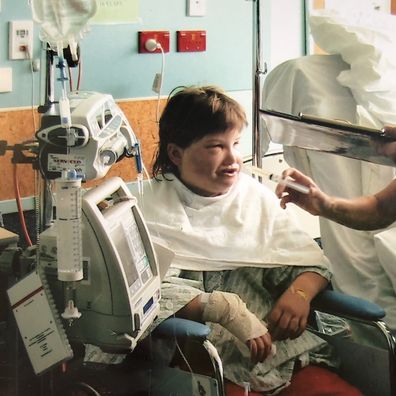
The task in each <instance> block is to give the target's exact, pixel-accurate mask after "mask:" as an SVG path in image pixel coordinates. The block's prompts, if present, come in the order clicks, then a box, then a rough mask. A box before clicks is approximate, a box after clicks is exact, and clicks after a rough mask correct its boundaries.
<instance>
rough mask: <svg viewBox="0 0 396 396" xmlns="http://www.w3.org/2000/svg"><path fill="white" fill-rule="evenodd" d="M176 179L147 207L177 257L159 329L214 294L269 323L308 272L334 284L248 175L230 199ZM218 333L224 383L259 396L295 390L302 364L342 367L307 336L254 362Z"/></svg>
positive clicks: (148, 195) (158, 185)
mask: <svg viewBox="0 0 396 396" xmlns="http://www.w3.org/2000/svg"><path fill="white" fill-rule="evenodd" d="M173 179H174V180H172V181H160V182H158V181H153V182H151V183H150V184H146V186H145V191H144V195H143V200H142V201H141V202H140V207H141V209H142V210H143V214H144V217H145V220H146V223H147V225H148V227H149V230H150V232H151V235H152V237H153V239H154V240H155V241H156V242H157V243H158V242H160V243H162V244H164V245H166V246H167V247H168V248H170V249H172V250H173V251H174V252H175V254H176V256H175V259H174V261H173V266H172V267H171V268H170V269H169V271H168V273H167V276H166V277H165V279H164V282H163V285H162V300H161V311H160V315H159V317H158V319H157V320H156V322H155V323H154V324H153V327H155V326H156V325H157V324H158V323H159V322H161V321H162V320H164V319H165V318H167V317H169V316H172V315H174V313H175V312H177V311H178V310H179V309H181V308H182V307H183V306H185V305H186V304H187V303H188V302H189V301H191V300H192V299H193V298H194V297H196V296H197V295H198V294H200V293H202V292H203V291H209V292H210V291H212V290H222V291H227V292H233V293H237V294H238V295H239V296H240V297H241V298H242V299H243V300H244V301H245V302H246V304H247V307H248V308H249V309H250V310H251V311H252V312H254V313H255V314H256V315H257V316H258V317H259V318H261V319H264V318H265V315H266V314H267V313H268V312H269V311H270V309H271V307H272V305H273V304H274V302H275V301H276V299H277V298H278V297H279V296H280V295H281V294H282V292H283V291H284V290H285V289H286V288H287V287H288V286H289V285H290V283H291V282H292V281H293V279H295V278H296V277H297V276H298V275H299V274H301V273H302V272H305V271H313V272H317V273H319V274H321V275H322V276H324V277H325V278H327V279H329V278H330V273H329V271H328V269H327V264H328V263H327V260H326V258H325V257H324V256H323V254H322V252H321V250H320V249H319V247H318V246H317V245H316V244H315V242H314V241H312V240H311V238H310V237H309V236H308V235H306V234H305V233H304V232H303V231H300V230H299V229H298V228H297V226H296V224H295V222H294V221H293V219H291V218H290V217H289V216H288V215H287V214H286V213H285V212H284V211H282V210H281V209H280V208H279V205H278V202H277V200H276V198H275V196H274V195H273V194H272V192H270V191H269V190H267V189H266V187H264V186H262V185H261V184H260V183H258V182H257V181H256V180H254V179H252V178H251V177H249V176H247V175H244V174H241V175H240V180H239V181H238V183H236V184H235V186H234V187H233V188H232V189H231V191H230V192H228V193H227V194H225V195H223V196H220V197H201V196H198V195H196V194H194V193H192V192H191V191H189V190H188V189H187V188H186V187H185V186H184V185H183V184H182V183H181V182H180V181H179V180H177V179H175V178H174V177H173ZM246 199H247V201H246ZM230 230H231V232H230ZM247 231H250V232H248V233H247ZM197 239H198V240H197ZM227 246H228V247H229V248H227ZM315 263H316V264H315ZM211 327H212V331H211V334H210V335H209V340H210V341H211V342H212V343H213V344H214V345H215V346H216V348H217V350H218V352H219V354H220V357H221V359H222V362H223V366H224V374H225V377H226V378H227V379H228V380H230V381H232V382H235V383H237V384H240V385H243V383H244V382H249V383H250V384H251V387H252V389H254V390H256V391H267V392H271V391H273V392H274V394H275V393H277V392H278V391H280V390H281V389H282V388H284V387H285V386H287V385H288V384H289V382H290V379H291V377H292V374H293V370H294V368H295V366H296V364H301V365H302V366H304V365H306V364H308V363H318V364H319V363H325V364H327V365H329V366H332V365H335V364H336V362H337V359H336V358H335V357H334V356H333V355H332V350H331V349H330V347H329V346H328V345H327V344H326V343H325V342H324V341H323V340H322V339H320V338H319V337H317V336H316V335H314V334H312V333H310V332H308V331H306V332H304V333H303V334H302V335H301V336H300V337H299V338H297V339H295V340H286V341H281V342H276V343H275V344H276V346H277V353H276V355H275V356H274V357H271V358H268V359H266V360H265V361H264V362H262V363H257V364H253V363H252V362H251V361H250V355H249V350H248V348H247V347H246V345H244V344H243V343H242V342H241V341H239V340H238V339H236V338H235V337H234V336H233V335H232V334H230V333H229V332H228V331H227V330H226V329H224V328H223V327H222V326H220V325H218V324H211Z"/></svg>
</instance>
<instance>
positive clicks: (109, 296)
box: [40, 177, 160, 352]
mask: <svg viewBox="0 0 396 396" xmlns="http://www.w3.org/2000/svg"><path fill="white" fill-rule="evenodd" d="M82 244H83V257H84V259H83V274H84V275H83V279H82V280H81V281H78V282H75V286H76V287H75V289H74V290H71V291H70V290H66V288H67V287H69V288H70V283H65V282H60V281H59V280H58V279H57V263H56V229H55V225H54V226H53V227H51V228H49V229H48V230H46V231H44V232H43V233H42V234H41V236H40V267H41V268H42V269H43V270H44V271H43V272H44V273H45V277H46V279H47V282H48V285H49V288H50V291H51V293H52V295H53V297H54V300H55V303H56V306H57V309H58V311H60V312H62V310H63V309H64V306H65V300H64V298H65V296H67V295H68V294H69V295H70V293H72V294H73V300H74V302H75V305H76V307H77V308H78V310H79V312H80V313H81V317H80V318H78V319H75V320H73V321H72V322H71V324H70V325H66V326H65V330H66V333H67V336H68V339H69V340H71V341H73V340H75V341H80V342H83V343H89V344H93V345H97V346H99V347H101V348H102V349H103V350H104V351H111V352H115V351H121V352H122V351H124V352H125V351H126V350H132V349H133V348H134V347H135V345H136V343H137V341H138V340H139V338H140V337H141V336H142V334H143V333H144V331H145V330H146V329H147V328H148V326H149V325H150V324H151V323H152V322H153V320H154V318H155V317H156V316H157V315H158V311H159V300H160V275H159V267H158V262H157V259H156V255H155V252H154V248H153V244H152V242H151V240H150V237H149V233H148V230H147V228H146V225H145V223H144V220H143V217H142V215H141V213H140V211H139V208H138V207H137V206H136V198H135V197H133V196H132V195H131V193H130V192H129V190H128V187H127V186H126V185H125V183H124V182H123V181H122V179H121V178H119V177H113V178H110V179H108V180H105V181H104V182H102V183H101V184H100V185H99V186H97V187H95V188H93V189H91V190H89V191H88V192H86V193H85V194H84V195H83V197H82Z"/></svg>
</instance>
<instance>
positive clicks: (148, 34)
mask: <svg viewBox="0 0 396 396" xmlns="http://www.w3.org/2000/svg"><path fill="white" fill-rule="evenodd" d="M138 35H139V36H138V41H139V43H138V44H139V54H144V53H146V54H147V53H149V54H157V53H161V50H160V49H159V48H157V49H155V50H154V51H149V50H148V49H147V48H146V41H148V40H150V39H152V40H155V41H156V42H157V43H158V44H160V45H161V47H162V50H163V51H164V52H169V41H170V40H169V32H168V31H141V32H139V33H138Z"/></svg>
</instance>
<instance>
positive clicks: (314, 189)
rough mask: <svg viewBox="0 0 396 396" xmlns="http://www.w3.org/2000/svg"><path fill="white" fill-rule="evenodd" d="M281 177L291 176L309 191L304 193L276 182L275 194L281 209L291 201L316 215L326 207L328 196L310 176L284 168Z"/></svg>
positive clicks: (328, 203)
mask: <svg viewBox="0 0 396 396" xmlns="http://www.w3.org/2000/svg"><path fill="white" fill-rule="evenodd" d="M282 177H283V178H291V179H293V180H294V181H296V182H297V183H299V184H302V185H304V186H306V187H308V188H309V193H308V194H304V193H301V192H299V191H296V190H294V189H292V188H290V187H288V186H285V185H283V184H278V185H277V186H276V189H275V194H276V195H277V196H278V198H280V206H281V207H282V208H283V209H285V208H286V205H287V204H288V203H289V202H291V203H294V204H296V205H298V206H299V207H300V208H302V209H304V210H306V211H307V212H309V213H311V214H312V215H315V216H317V215H322V214H323V213H324V211H325V209H326V207H327V206H329V205H330V202H331V201H330V197H329V196H328V195H326V194H325V193H324V192H323V191H322V190H320V188H319V187H318V186H317V185H316V184H315V182H314V181H313V180H312V179H311V178H310V177H308V176H306V175H304V174H303V173H302V172H300V171H298V170H297V169H294V168H289V169H286V170H284V171H283V173H282Z"/></svg>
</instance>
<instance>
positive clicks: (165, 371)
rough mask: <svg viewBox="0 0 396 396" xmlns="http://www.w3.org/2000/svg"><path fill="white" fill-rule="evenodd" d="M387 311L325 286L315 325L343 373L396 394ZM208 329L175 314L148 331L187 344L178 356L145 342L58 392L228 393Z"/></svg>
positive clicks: (371, 391)
mask: <svg viewBox="0 0 396 396" xmlns="http://www.w3.org/2000/svg"><path fill="white" fill-rule="evenodd" d="M323 313H325V314H330V315H334V316H335V317H336V318H337V319H339V318H342V319H343V320H345V321H346V322H347V323H348V325H349V327H348V331H346V332H345V331H343V332H341V333H338V332H337V331H334V328H333V327H327V325H326V321H324V322H323V318H322V315H323ZM384 314H385V313H384V310H383V309H382V308H380V307H379V306H377V305H376V304H373V303H370V302H368V301H366V300H363V299H360V298H355V297H352V296H347V295H344V294H342V293H339V292H336V291H333V290H325V291H323V292H322V293H321V294H320V295H318V296H317V297H316V298H315V299H314V301H313V303H312V313H311V320H310V330H311V331H313V332H314V333H315V334H317V335H319V336H320V337H322V338H324V339H326V340H327V341H328V342H329V343H331V344H332V345H333V346H334V347H335V349H336V351H337V353H338V355H339V356H340V360H341V363H340V367H339V369H338V373H339V374H340V375H341V376H342V377H343V378H344V379H346V380H347V381H348V382H350V383H351V384H353V385H355V386H356V387H358V388H359V389H360V390H361V391H362V393H363V394H364V395H365V396H391V395H394V394H396V381H395V379H396V376H395V338H394V336H393V335H392V334H391V332H390V331H389V329H388V328H387V326H386V324H385V323H384V322H383V321H382V319H383V317H384ZM209 331H210V330H209V327H208V326H206V325H203V324H200V323H196V322H191V321H189V320H185V319H179V318H170V319H168V320H166V321H164V322H163V323H162V324H161V325H160V326H159V327H157V329H156V330H155V331H154V334H153V335H152V336H151V337H148V338H149V339H150V340H149V344H150V345H149V348H150V347H153V349H154V351H155V350H156V349H158V348H157V347H156V346H155V343H156V340H160V339H166V340H167V341H166V342H167V343H168V344H169V343H174V344H177V346H178V347H177V348H181V349H183V354H182V355H181V354H180V353H179V350H178V349H177V348H176V349H175V350H176V354H175V355H176V357H173V358H172V359H171V360H170V361H169V360H168V361H166V359H165V360H164V359H162V357H161V356H160V355H159V354H157V353H158V352H154V353H153V352H148V351H147V348H146V347H147V346H145V347H144V348H143V350H141V351H139V350H138V351H136V353H135V352H133V353H132V354H131V359H130V361H129V363H128V364H127V365H126V366H125V367H124V368H123V369H121V370H120V369H114V368H112V367H110V368H107V369H105V370H103V369H98V368H87V367H86V368H82V369H81V367H80V368H79V369H78V370H76V372H75V373H74V374H72V375H70V376H69V377H68V378H67V381H66V384H67V386H65V382H64V381H63V382H60V384H61V386H60V388H59V387H58V389H57V391H56V393H55V394H56V395H64V396H70V395H89V396H91V395H92V396H94V395H95V396H98V395H100V396H104V395H117V396H119V395H130V396H133V395H136V396H140V395H152V396H169V395H172V396H173V395H178V396H191V395H208V396H209V395H210V396H225V393H224V386H223V378H222V367H221V362H219V361H218V359H216V357H215V356H214V355H213V352H212V351H211V350H210V346H209V347H208V344H207V343H206V342H207V340H206V337H207V336H208V334H209ZM137 349H139V348H137ZM183 359H185V360H183ZM186 361H187V363H186ZM61 390H62V392H61Z"/></svg>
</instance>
